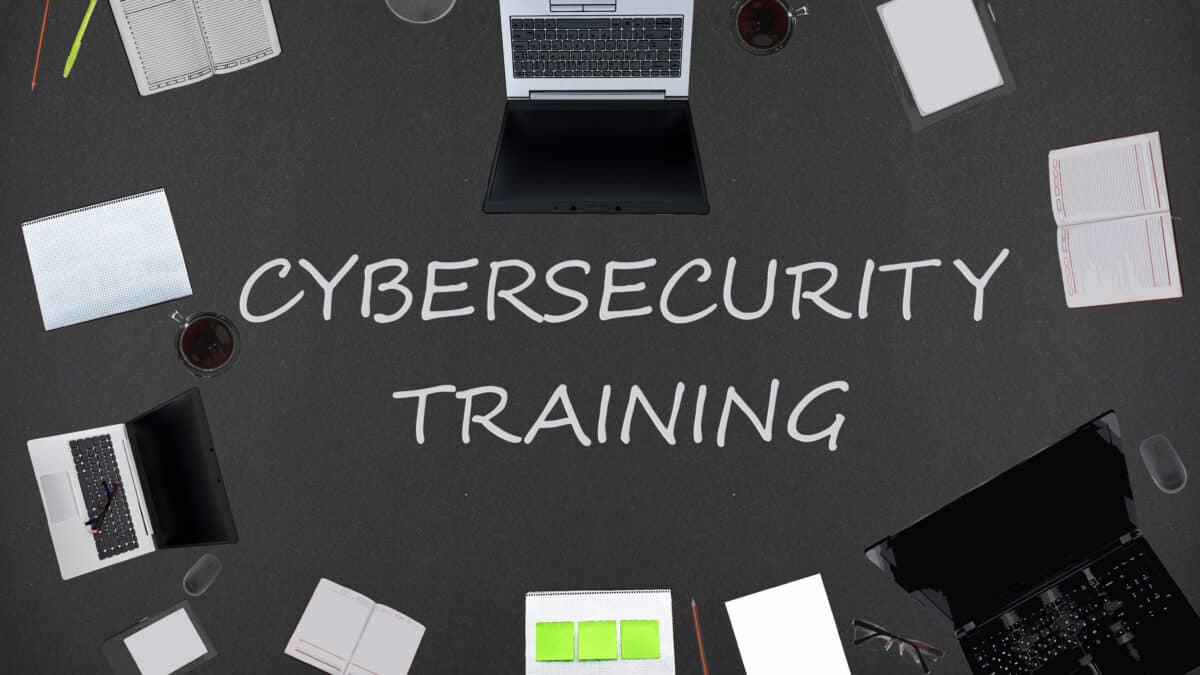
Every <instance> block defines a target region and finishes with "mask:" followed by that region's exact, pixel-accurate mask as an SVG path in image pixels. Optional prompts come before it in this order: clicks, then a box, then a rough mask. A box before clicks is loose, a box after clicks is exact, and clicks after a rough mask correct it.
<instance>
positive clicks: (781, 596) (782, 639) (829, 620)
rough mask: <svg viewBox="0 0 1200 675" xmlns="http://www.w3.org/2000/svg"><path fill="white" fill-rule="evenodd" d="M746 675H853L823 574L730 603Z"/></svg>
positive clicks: (727, 607) (732, 622)
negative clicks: (826, 593)
mask: <svg viewBox="0 0 1200 675" xmlns="http://www.w3.org/2000/svg"><path fill="white" fill-rule="evenodd" d="M725 610H726V611H728V612H729V622H730V623H731V624H733V636H734V637H735V638H736V639H737V646H738V651H739V652H741V655H742V665H744V666H745V667H746V675H792V674H794V675H812V674H813V673H820V674H821V675H850V666H849V665H848V664H847V663H846V652H845V650H843V649H842V638H841V637H840V636H839V635H838V630H837V624H836V623H835V622H834V619H833V610H832V609H830V607H829V598H828V597H827V596H826V595H825V583H824V582H823V581H821V575H819V574H817V575H815V576H811V577H808V578H806V579H800V580H799V581H793V582H791V583H787V584H784V585H782V586H776V587H775V588H769V589H767V590H765V591H759V592H758V593H754V594H752V595H747V596H745V597H743V598H738V599H737V600H730V601H729V602H726V603H725Z"/></svg>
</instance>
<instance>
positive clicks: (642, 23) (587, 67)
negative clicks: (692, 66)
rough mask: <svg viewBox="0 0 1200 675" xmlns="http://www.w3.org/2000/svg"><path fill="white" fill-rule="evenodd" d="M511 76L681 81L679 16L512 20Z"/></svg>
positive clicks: (680, 26)
mask: <svg viewBox="0 0 1200 675" xmlns="http://www.w3.org/2000/svg"><path fill="white" fill-rule="evenodd" d="M510 22H511V25H512V31H511V33H512V59H513V75H514V76H515V77H523V78H524V77H564V78H569V77H683V17H679V16H637V17H634V16H621V17H604V18H596V19H590V18H587V19H553V18H551V19H547V18H545V17H542V18H523V17H513V18H512V19H511V20H510Z"/></svg>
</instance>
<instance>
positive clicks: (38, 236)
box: [22, 190, 192, 330]
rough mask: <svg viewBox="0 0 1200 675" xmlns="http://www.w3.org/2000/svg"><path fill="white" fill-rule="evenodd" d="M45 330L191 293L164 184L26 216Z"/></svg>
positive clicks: (35, 281)
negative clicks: (42, 215)
mask: <svg viewBox="0 0 1200 675" xmlns="http://www.w3.org/2000/svg"><path fill="white" fill-rule="evenodd" d="M22 230H23V232H24V234H25V248H26V249H27V250H28V252H29V266H30V267H31V268H32V270H33V282H34V285H35V286H36V287H37V296H38V304H40V305H41V308H42V322H43V324H44V325H45V327H46V330H53V329H55V328H62V327H63V326H70V325H72V324H76V323H82V322H84V321H91V320H92V319H99V318H100V317H104V316H111V315H113V314H119V313H121V312H128V311H130V310H133V309H139V308H141V307H147V306H149V305H153V304H157V303H160V302H166V301H168V300H175V299H176V298H184V297H187V296H189V295H191V294H192V285H191V282H190V281H189V280H188V273H187V267H186V266H185V265H184V263H183V252H182V251H181V250H180V249H179V239H178V238H177V237H176V236H175V221H174V220H172V219H171V208H170V206H168V204H167V195H166V193H164V192H163V191H162V190H155V191H153V192H146V193H144V194H140V195H135V196H133V197H125V198H123V199H117V200H114V201H111V202H107V203H104V204H98V205H96V206H89V207H87V208H84V209H77V210H75V211H68V212H67V213H60V214H59V215H57V216H50V217H48V218H42V219H40V220H34V221H31V222H28V223H25V225H24V227H23V228H22Z"/></svg>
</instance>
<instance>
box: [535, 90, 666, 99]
mask: <svg viewBox="0 0 1200 675" xmlns="http://www.w3.org/2000/svg"><path fill="white" fill-rule="evenodd" d="M529 98H530V100H533V101H614V100H615V101H661V100H664V99H666V98H667V92H665V91H531V92H529Z"/></svg>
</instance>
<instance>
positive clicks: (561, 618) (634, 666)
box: [525, 590, 675, 675]
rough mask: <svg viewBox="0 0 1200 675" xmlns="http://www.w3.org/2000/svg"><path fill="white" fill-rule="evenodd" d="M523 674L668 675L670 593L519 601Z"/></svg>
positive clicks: (555, 595) (671, 663)
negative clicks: (521, 605) (522, 604)
mask: <svg viewBox="0 0 1200 675" xmlns="http://www.w3.org/2000/svg"><path fill="white" fill-rule="evenodd" d="M525 673H526V675H610V674H615V673H622V674H626V675H674V673H675V643H674V634H673V629H672V624H671V592H670V591H665V590H655V591H566V592H548V593H529V594H527V595H526V596H525Z"/></svg>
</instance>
